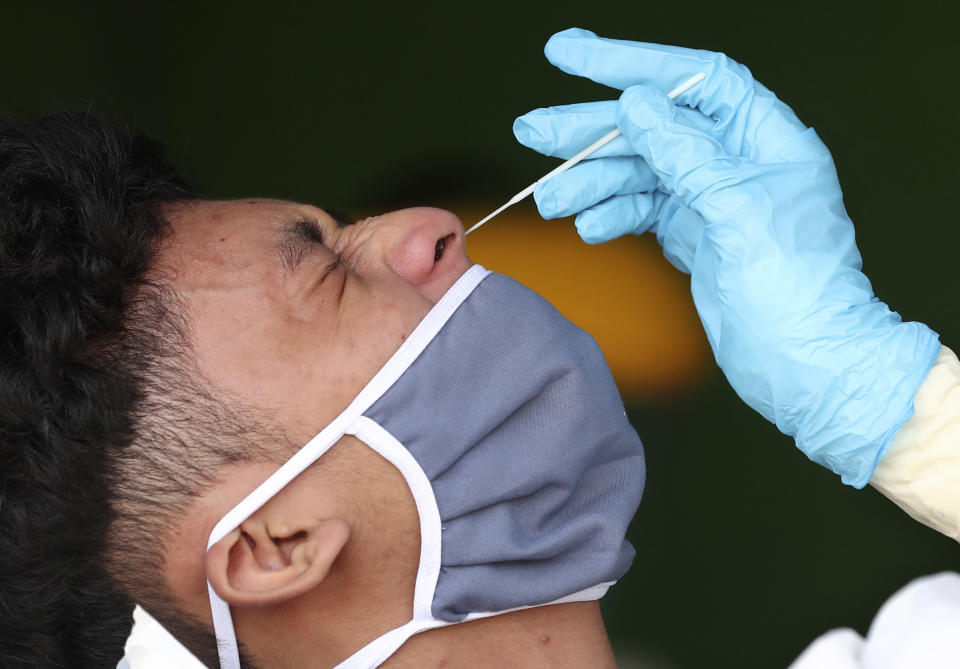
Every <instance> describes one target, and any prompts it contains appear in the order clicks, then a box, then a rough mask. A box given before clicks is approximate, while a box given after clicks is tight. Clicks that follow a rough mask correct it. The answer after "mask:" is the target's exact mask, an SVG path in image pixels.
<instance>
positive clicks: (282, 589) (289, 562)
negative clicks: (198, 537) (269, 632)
mask: <svg viewBox="0 0 960 669" xmlns="http://www.w3.org/2000/svg"><path fill="white" fill-rule="evenodd" d="M273 529H274V531H273V532H271V531H270V530H271V528H270V527H268V523H267V521H266V519H265V518H262V517H258V516H257V514H254V516H251V517H250V518H249V519H247V520H246V521H245V522H244V523H243V524H242V525H241V526H240V527H239V528H237V529H236V530H234V531H233V532H231V533H230V534H228V535H227V536H226V537H224V538H223V539H221V540H220V541H218V542H217V543H216V544H214V545H213V546H211V547H210V550H209V551H207V558H206V572H207V579H208V580H209V581H210V584H211V585H212V586H213V589H214V590H215V591H216V592H217V594H218V595H220V597H222V598H223V600H224V601H225V602H227V603H228V604H231V605H238V606H260V605H265V604H275V603H278V602H282V601H285V600H288V599H292V598H294V597H298V596H300V595H302V594H304V593H305V592H308V591H309V590H311V589H313V588H315V587H316V586H317V585H319V584H320V583H321V582H322V581H323V579H324V578H326V576H327V573H328V572H329V571H330V567H331V566H332V565H333V563H334V561H335V560H336V559H337V556H338V555H339V554H340V551H341V549H342V548H343V547H344V545H345V544H346V543H347V539H349V537H350V528H349V526H348V525H347V523H346V522H344V521H343V520H341V519H339V518H329V519H312V520H307V521H300V523H299V524H298V525H296V526H281V527H279V528H273ZM278 530H279V531H278Z"/></svg>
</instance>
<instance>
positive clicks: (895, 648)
mask: <svg viewBox="0 0 960 669" xmlns="http://www.w3.org/2000/svg"><path fill="white" fill-rule="evenodd" d="M958 629H960V574H956V573H953V572H943V573H940V574H934V575H933V576H924V577H923V578H918V579H916V580H915V581H912V582H911V583H909V584H907V585H906V586H905V587H903V588H901V589H900V590H899V591H897V593H896V594H894V595H893V597H891V598H890V599H888V600H887V601H886V603H885V604H884V605H883V606H882V607H881V608H880V611H879V612H878V613H877V617H876V618H874V619H873V622H872V623H871V624H870V631H869V632H867V638H866V639H863V638H861V637H860V635H859V634H857V633H856V632H855V631H853V630H852V629H848V628H843V629H835V630H831V631H829V632H827V633H826V634H824V635H823V636H821V637H819V638H818V639H816V640H815V641H814V642H813V643H812V644H810V645H809V646H808V647H807V649H806V650H805V651H803V653H801V654H800V657H798V658H797V659H796V660H794V661H793V663H792V664H791V665H790V666H789V667H788V669H956V667H960V634H957V630H958Z"/></svg>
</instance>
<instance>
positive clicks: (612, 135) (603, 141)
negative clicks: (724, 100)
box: [463, 72, 707, 235]
mask: <svg viewBox="0 0 960 669" xmlns="http://www.w3.org/2000/svg"><path fill="white" fill-rule="evenodd" d="M706 76H707V75H706V74H705V73H703V72H698V73H697V74H695V75H693V76H692V77H690V78H689V79H687V80H686V81H685V82H683V83H682V84H680V85H679V86H677V87H676V88H674V89H673V90H672V91H670V92H669V93H667V97H668V98H670V99H671V100H672V99H674V98H675V97H677V96H678V95H680V94H681V93H685V92H686V91H688V90H690V89H691V88H693V87H694V86H696V85H697V84H699V83H700V82H701V81H703V80H704V79H705V78H706ZM619 136H620V129H619V128H614V129H613V130H611V131H610V132H608V133H607V134H606V135H604V136H603V137H601V138H600V139H598V140H597V141H595V142H594V143H593V144H591V145H590V146H588V147H587V148H585V149H583V150H582V151H580V152H579V153H578V154H577V155H575V156H574V157H573V158H570V159H569V160H567V161H566V162H564V163H562V164H560V165H558V166H557V167H556V168H555V169H553V170H551V171H550V172H547V173H546V174H544V175H543V176H542V177H540V178H539V179H537V180H536V181H534V182H533V183H532V184H530V185H529V186H527V187H526V188H524V189H523V190H522V191H520V192H519V193H517V194H516V195H514V196H513V197H512V198H510V199H509V200H508V201H507V203H506V204H504V205H503V206H501V207H500V208H498V209H497V210H495V211H494V212H493V213H492V214H490V215H488V216H487V217H486V218H483V219H481V220H480V222H479V223H477V224H476V225H474V226H473V227H471V228H470V229H469V230H467V231H466V232H465V233H463V234H464V235H469V234H470V233H471V232H473V231H474V230H476V229H477V228H479V227H480V226H481V225H483V224H484V223H486V222H487V221H489V220H490V219H491V218H493V217H494V216H496V215H497V214H499V213H500V212H501V211H503V210H504V209H506V208H507V207H509V206H510V205H512V204H516V203H517V202H519V201H520V200H522V199H523V198H525V197H527V196H528V195H530V193H532V192H533V190H534V189H535V188H536V187H537V184H542V183H543V182H544V181H547V180H548V179H552V178H553V177H555V176H557V175H558V174H562V173H563V172H566V171H567V170H569V169H570V168H571V167H573V166H574V165H576V164H577V163H579V162H580V161H581V160H583V159H584V158H586V157H587V156H589V155H590V154H591V153H593V152H594V151H596V150H597V149H599V148H600V147H602V146H605V145H607V144H609V143H610V142H612V141H613V140H614V139H616V138H617V137H619Z"/></svg>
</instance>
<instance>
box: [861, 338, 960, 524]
mask: <svg viewBox="0 0 960 669" xmlns="http://www.w3.org/2000/svg"><path fill="white" fill-rule="evenodd" d="M913 404H914V414H913V416H911V417H910V419H909V420H908V421H907V422H906V423H904V424H903V427H901V428H900V430H899V431H898V432H897V435H896V437H894V439H893V443H892V444H891V445H890V448H889V450H888V451H887V452H886V454H885V455H884V456H883V458H882V459H881V460H880V464H878V465H877V468H876V471H874V473H873V478H872V479H870V485H872V486H873V487H875V488H876V489H877V490H879V491H880V492H882V493H883V494H884V495H886V496H887V497H888V498H890V499H891V500H892V501H893V502H894V503H895V504H896V505H897V506H899V507H900V508H901V509H903V510H904V511H906V512H907V513H908V514H910V516H911V517H913V518H914V519H916V520H918V521H919V522H921V523H923V524H924V525H927V526H929V527H932V528H933V529H935V530H937V531H938V532H942V533H943V534H946V535H947V536H948V537H952V538H953V539H955V540H957V541H960V360H957V356H956V355H955V354H954V352H953V351H951V350H950V349H948V348H947V347H946V346H944V347H943V348H941V349H940V356H939V357H938V358H937V362H936V364H934V366H933V368H932V369H931V370H930V373H929V374H928V375H927V378H926V379H925V380H924V382H923V385H921V386H920V389H919V390H917V394H916V395H915V396H914V399H913Z"/></svg>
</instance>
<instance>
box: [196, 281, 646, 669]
mask: <svg viewBox="0 0 960 669" xmlns="http://www.w3.org/2000/svg"><path fill="white" fill-rule="evenodd" d="M347 434H350V435H354V436H356V437H357V438H358V439H360V441H362V442H364V443H365V444H367V445H368V446H369V447H370V448H373V449H374V450H376V451H377V452H378V453H380V455H382V456H383V457H384V458H386V459H387V460H388V461H390V462H391V463H392V464H393V465H394V466H396V467H397V469H398V470H399V471H400V472H401V473H402V474H403V476H404V478H405V479H406V482H407V484H408V485H409V487H410V490H411V492H412V494H413V498H414V501H415V502H416V505H417V511H418V513H419V517H420V564H419V569H418V572H417V580H416V588H415V591H414V602H413V610H412V611H411V618H410V621H409V622H408V623H406V624H405V625H403V626H401V627H399V628H396V629H394V630H391V631H389V632H387V633H386V634H384V635H383V636H381V637H379V638H377V639H375V640H374V641H372V642H371V643H369V644H368V645H366V646H364V647H363V648H361V649H360V650H359V651H357V652H356V653H355V654H353V655H352V656H351V657H349V658H348V659H346V660H345V661H344V662H342V663H341V664H340V665H339V667H342V668H347V667H350V668H360V667H376V666H378V665H379V664H380V663H381V662H383V661H384V660H386V659H387V658H388V657H389V656H390V655H392V654H393V653H394V651H396V650H397V648H399V647H400V646H401V645H402V644H403V642H404V641H406V640H407V639H408V638H409V637H410V636H412V635H414V634H417V633H418V632H422V631H424V630H427V629H431V628H434V627H441V626H444V625H450V624H454V623H459V622H465V621H467V620H474V619H477V618H482V617H486V616H491V615H496V614H498V613H504V612H507V611H511V610H516V609H523V608H529V607H534V606H542V605H546V604H555V603H560V602H572V601H589V600H595V599H599V598H600V597H602V596H603V594H604V593H605V592H606V590H607V588H608V587H609V586H610V585H612V583H613V582H614V581H616V579H618V578H619V577H620V576H622V575H623V574H624V573H625V572H626V571H627V568H628V567H629V566H630V562H631V561H632V559H633V555H634V551H633V548H632V547H631V546H630V544H629V543H627V542H626V541H625V540H624V534H625V532H626V529H627V525H628V523H629V522H630V519H631V518H632V517H633V514H634V512H635V511H636V509H637V505H638V504H639V502H640V495H641V492H642V490H643V480H644V461H643V449H642V447H641V445H640V439H639V438H638V437H637V434H636V432H635V431H634V430H633V428H632V427H631V426H630V424H629V422H628V421H627V418H626V415H625V413H624V411H623V405H622V402H621V399H620V396H619V394H618V393H617V389H616V387H615V386H614V382H613V378H612V377H611V375H610V371H609V369H608V368H607V364H606V362H605V361H604V359H603V355H602V354H601V353H600V349H599V348H598V347H597V345H596V343H595V342H594V340H593V339H592V338H591V337H590V336H589V335H588V334H586V333H585V332H583V331H582V330H580V329H579V328H577V327H576V326H574V325H573V324H572V323H570V322H569V321H567V320H566V319H565V318H563V316H561V315H560V314H559V312H557V311H556V309H554V308H553V307H552V306H551V305H550V304H549V303H548V302H547V301H546V300H544V299H543V298H541V297H539V296H538V295H536V294H535V293H533V292H532V291H530V290H528V289H527V288H524V287H523V286H521V285H520V284H518V283H516V282H515V281H513V280H512V279H510V278H508V277H506V276H503V275H495V274H491V273H490V272H488V271H487V270H485V269H483V268H482V267H480V266H478V265H475V266H474V267H472V268H471V269H470V270H468V271H467V272H466V274H464V275H463V277H461V278H460V279H459V280H458V281H457V283H456V284H454V286H453V287H452V288H451V289H450V290H449V291H447V293H446V294H445V295H444V296H443V298H442V299H441V300H440V301H439V302H438V303H437V304H436V306H435V307H434V308H433V309H431V311H430V312H429V313H428V314H427V316H426V317H425V318H424V320H423V321H422V322H421V323H420V325H418V326H417V328H416V329H415V330H414V332H413V333H412V334H411V335H410V336H409V337H408V338H407V340H406V341H405V342H404V343H403V345H402V346H401V347H400V349H399V350H398V351H397V352H396V353H395V354H394V355H393V357H391V358H390V360H389V361H387V363H386V364H385V365H384V366H383V368H382V369H381V370H380V371H379V372H378V373H377V374H376V376H374V378H373V379H372V380H371V381H370V382H369V383H368V384H367V386H365V387H364V389H363V390H362V391H361V392H360V394H359V395H357V397H356V399H354V401H353V402H352V403H351V404H350V406H349V407H348V408H347V409H346V410H345V411H344V412H343V413H342V414H340V415H339V416H338V417H337V418H336V419H334V421H333V422H332V423H331V424H330V425H328V426H327V427H326V428H324V430H323V431H322V432H320V434H318V435H317V436H316V437H314V438H313V439H312V440H310V441H309V442H308V443H307V444H306V445H305V446H304V447H303V448H302V449H300V451H298V452H297V453H296V454H295V455H294V456H293V457H292V458H291V459H290V460H288V461H287V462H286V463H285V464H284V465H283V466H282V467H281V468H280V469H279V470H277V472H275V473H274V475H273V476H271V477H270V478H269V479H268V480H267V481H266V482H264V483H263V484H262V485H261V486H260V487H259V488H257V490H255V491H254V492H253V493H251V494H250V495H249V496H248V497H247V498H246V499H244V500H243V501H242V502H241V503H240V504H238V505H237V506H236V507H234V508H233V509H232V510H231V511H230V512H229V513H228V514H227V515H226V516H224V518H223V519H222V520H221V521H220V522H219V523H218V524H217V526H216V528H214V530H213V533H212V534H211V536H210V540H209V544H208V546H212V545H213V544H215V543H216V542H217V541H219V540H220V539H222V538H223V537H224V536H226V535H227V534H228V533H229V532H231V531H232V530H234V529H235V528H236V527H238V526H239V525H240V523H242V522H243V521H244V520H245V519H246V518H247V517H249V516H250V514H252V513H253V512H255V511H256V510H257V509H258V508H259V507H260V506H262V505H263V504H264V503H265V502H266V501H267V500H269V499H270V498H271V497H273V495H275V494H276V493H277V492H278V491H279V490H280V489H281V488H283V486H285V485H286V484H287V483H288V482H290V481H291V480H292V479H293V478H294V477H296V476H297V475H298V474H300V473H301V472H302V471H303V470H304V469H306V468H307V467H308V466H309V465H310V464H311V463H313V462H314V461H316V460H317V458H319V457H320V456H321V455H322V454H323V453H324V452H326V451H327V450H328V449H329V448H330V447H331V446H332V445H333V444H334V443H336V442H337V441H338V440H339V439H340V438H341V437H342V436H344V435H347ZM209 592H210V606H211V609H212V611H213V621H214V628H215V630H216V634H217V640H218V644H219V650H220V666H221V667H222V668H224V669H226V668H231V669H236V668H238V667H239V666H240V665H239V657H238V653H237V643H236V636H235V633H234V630H233V622H232V619H231V617H230V609H229V606H228V605H227V604H226V602H224V601H223V600H222V599H221V598H220V597H219V596H218V595H217V594H216V592H214V590H213V588H212V587H210V588H209Z"/></svg>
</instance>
